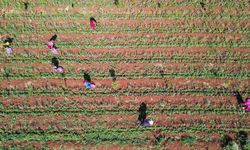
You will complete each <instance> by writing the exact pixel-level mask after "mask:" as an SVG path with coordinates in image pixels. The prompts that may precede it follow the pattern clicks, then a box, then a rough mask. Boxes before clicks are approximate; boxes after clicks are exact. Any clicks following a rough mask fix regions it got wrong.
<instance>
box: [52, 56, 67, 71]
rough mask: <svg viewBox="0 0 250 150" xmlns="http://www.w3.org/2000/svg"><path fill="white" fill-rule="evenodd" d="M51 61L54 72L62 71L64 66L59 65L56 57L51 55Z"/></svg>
mask: <svg viewBox="0 0 250 150" xmlns="http://www.w3.org/2000/svg"><path fill="white" fill-rule="evenodd" d="M51 62H52V65H53V70H54V72H57V73H64V68H63V67H62V66H59V61H58V59H57V58H56V57H53V58H52V61H51Z"/></svg>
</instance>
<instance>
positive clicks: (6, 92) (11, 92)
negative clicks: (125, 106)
mask: <svg viewBox="0 0 250 150" xmlns="http://www.w3.org/2000/svg"><path fill="white" fill-rule="evenodd" d="M10 88H12V89H2V90H1V91H0V95H1V96H3V97H9V96H13V97H27V96H89V97H99V96H124V95H128V96H131V95H134V96H142V95H144V96H152V95H158V96H159V95H163V94H164V95H166V94H167V95H204V96H228V95H231V94H232V93H233V91H235V90H238V89H236V87H235V88H234V89H233V91H230V90H226V89H225V88H203V89H199V88H197V87H195V86H194V87H193V88H189V89H188V88H186V89H184V88H183V89H170V88H145V87H144V88H132V89H131V88H129V89H126V90H119V91H114V90H112V89H102V90H95V91H87V90H84V89H83V86H82V88H80V89H65V88H60V87H57V88H56V90H55V89H51V88H46V87H40V88H39V89H33V88H32V86H31V87H30V88H29V89H27V90H20V89H14V87H11V86H10ZM194 88H195V89H194ZM240 90H241V91H242V94H244V95H245V94H246V95H249V94H250V92H249V90H246V91H245V89H242V88H241V89H240Z"/></svg>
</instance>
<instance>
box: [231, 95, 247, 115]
mask: <svg viewBox="0 0 250 150" xmlns="http://www.w3.org/2000/svg"><path fill="white" fill-rule="evenodd" d="M233 94H234V96H235V97H236V99H237V103H238V105H239V106H241V107H243V109H244V110H245V112H250V98H246V100H245V101H243V98H242V96H241V95H240V93H239V92H238V91H236V92H234V93H233Z"/></svg>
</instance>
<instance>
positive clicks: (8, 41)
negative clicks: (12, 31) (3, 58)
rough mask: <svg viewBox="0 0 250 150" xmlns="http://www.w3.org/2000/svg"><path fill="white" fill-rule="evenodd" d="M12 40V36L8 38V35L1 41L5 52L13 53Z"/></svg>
mask: <svg viewBox="0 0 250 150" xmlns="http://www.w3.org/2000/svg"><path fill="white" fill-rule="evenodd" d="M12 42H13V38H9V37H8V38H6V39H5V40H4V41H3V47H4V49H5V51H6V53H7V54H12V53H13V49H12V47H11V44H12Z"/></svg>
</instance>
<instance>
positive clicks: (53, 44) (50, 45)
mask: <svg viewBox="0 0 250 150" xmlns="http://www.w3.org/2000/svg"><path fill="white" fill-rule="evenodd" d="M56 38H57V35H56V34H55V35H53V36H52V37H51V38H50V40H49V41H48V44H47V46H48V48H49V49H50V50H51V52H52V53H53V54H58V49H57V47H56Z"/></svg>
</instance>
